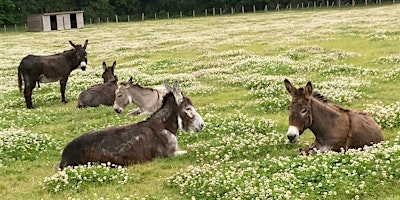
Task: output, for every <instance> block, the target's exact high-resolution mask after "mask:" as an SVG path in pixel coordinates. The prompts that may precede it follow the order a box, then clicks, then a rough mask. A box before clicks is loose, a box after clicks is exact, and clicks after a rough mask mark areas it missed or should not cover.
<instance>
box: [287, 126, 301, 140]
mask: <svg viewBox="0 0 400 200" xmlns="http://www.w3.org/2000/svg"><path fill="white" fill-rule="evenodd" d="M299 137H300V133H299V129H298V128H297V127H296V126H289V129H288V132H287V138H288V139H289V141H290V143H296V142H297V140H298V139H299Z"/></svg>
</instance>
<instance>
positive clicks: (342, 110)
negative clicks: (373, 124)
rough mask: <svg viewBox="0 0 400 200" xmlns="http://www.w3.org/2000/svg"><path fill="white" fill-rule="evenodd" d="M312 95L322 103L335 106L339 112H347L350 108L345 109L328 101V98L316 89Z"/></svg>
mask: <svg viewBox="0 0 400 200" xmlns="http://www.w3.org/2000/svg"><path fill="white" fill-rule="evenodd" d="M312 96H313V97H314V98H315V99H317V100H318V101H320V102H323V103H326V104H328V105H331V106H332V107H334V108H336V109H337V110H338V111H341V112H349V111H350V110H348V109H345V108H343V107H341V106H339V105H336V104H332V103H330V102H329V100H328V99H327V98H326V97H325V96H324V95H322V94H321V93H319V92H317V91H313V93H312Z"/></svg>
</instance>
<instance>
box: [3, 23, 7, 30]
mask: <svg viewBox="0 0 400 200" xmlns="http://www.w3.org/2000/svg"><path fill="white" fill-rule="evenodd" d="M4 32H7V26H6V25H5V24H4Z"/></svg>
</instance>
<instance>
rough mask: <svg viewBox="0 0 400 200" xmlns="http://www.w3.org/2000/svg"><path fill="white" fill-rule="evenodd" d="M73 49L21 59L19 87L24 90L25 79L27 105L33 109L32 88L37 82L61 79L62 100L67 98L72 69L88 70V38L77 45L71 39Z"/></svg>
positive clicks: (64, 101)
mask: <svg viewBox="0 0 400 200" xmlns="http://www.w3.org/2000/svg"><path fill="white" fill-rule="evenodd" d="M69 43H70V44H71V46H72V47H73V49H71V50H68V51H64V52H63V53H59V54H54V55H49V56H35V55H28V56H26V57H24V58H23V59H22V60H21V63H20V64H19V66H18V87H19V91H20V92H21V91H22V88H21V87H22V79H24V84H25V87H24V97H25V103H26V107H27V108H29V109H31V108H33V105H32V90H33V89H34V88H35V86H36V83H38V86H39V82H41V83H49V82H55V81H60V86H61V88H60V91H61V101H62V102H63V103H67V101H66V100H65V87H66V86H67V81H68V77H69V75H70V73H71V72H72V70H74V69H76V68H78V66H80V67H81V69H82V70H83V71H85V70H86V64H87V54H86V47H87V44H88V40H86V41H85V44H84V45H83V46H81V45H75V44H74V43H72V42H71V41H69ZM39 87H40V86H39Z"/></svg>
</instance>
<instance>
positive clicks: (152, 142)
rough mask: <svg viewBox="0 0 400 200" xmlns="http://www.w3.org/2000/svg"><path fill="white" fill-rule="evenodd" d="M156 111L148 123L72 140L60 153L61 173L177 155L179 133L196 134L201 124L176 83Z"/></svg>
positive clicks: (202, 124) (94, 132) (102, 131)
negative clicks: (68, 168) (86, 166)
mask: <svg viewBox="0 0 400 200" xmlns="http://www.w3.org/2000/svg"><path fill="white" fill-rule="evenodd" d="M165 86H166V88H167V90H168V91H169V93H167V94H166V95H165V97H164V99H163V104H162V106H161V108H160V109H159V110H157V111H156V112H155V113H154V114H152V115H151V116H150V117H149V118H148V119H147V120H145V121H142V122H139V123H134V124H131V125H126V126H119V127H110V128H107V129H104V130H100V131H93V132H89V133H86V134H83V135H81V136H79V137H78V138H76V139H74V140H72V141H71V142H70V143H69V144H68V145H67V146H66V147H65V149H64V150H63V152H62V155H61V157H62V158H61V162H60V165H59V167H60V169H63V168H64V167H66V166H76V165H80V164H86V163H88V162H96V163H108V162H110V163H112V164H116V165H130V164H136V163H143V162H148V161H151V160H153V159H155V158H165V157H170V156H176V155H180V154H182V153H185V151H178V140H177V133H178V129H182V130H183V131H186V132H191V131H194V132H199V131H201V130H202V129H203V128H204V121H203V119H202V118H201V116H200V115H199V114H198V113H197V112H196V109H195V108H194V106H193V104H192V102H191V100H190V99H189V98H187V97H184V96H183V95H182V93H181V92H180V89H179V85H178V83H177V82H176V83H175V84H174V87H173V88H171V87H170V86H169V85H165Z"/></svg>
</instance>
